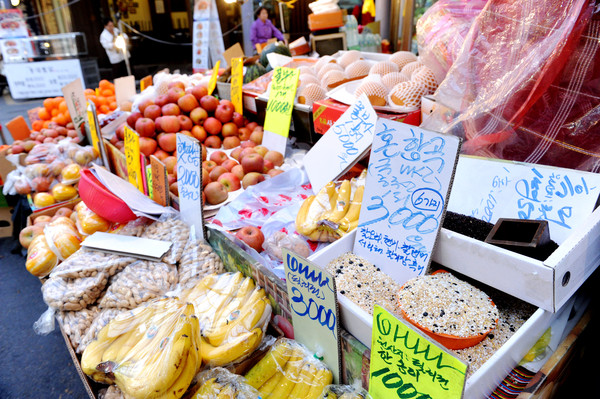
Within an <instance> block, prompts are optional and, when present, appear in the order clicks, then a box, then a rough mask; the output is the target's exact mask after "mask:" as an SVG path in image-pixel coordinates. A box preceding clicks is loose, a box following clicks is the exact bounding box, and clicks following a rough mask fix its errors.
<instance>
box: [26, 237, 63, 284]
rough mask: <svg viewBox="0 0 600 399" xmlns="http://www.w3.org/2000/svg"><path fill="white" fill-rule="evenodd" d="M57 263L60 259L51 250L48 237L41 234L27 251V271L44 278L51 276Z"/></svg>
mask: <svg viewBox="0 0 600 399" xmlns="http://www.w3.org/2000/svg"><path fill="white" fill-rule="evenodd" d="M57 263H58V258H57V257H56V255H55V254H54V252H52V251H51V250H50V247H49V246H48V243H47V242H46V236H45V235H44V234H40V235H38V236H37V237H35V238H34V239H33V241H32V242H31V244H30V245H29V248H28V250H27V260H26V261H25V267H26V268H27V271H28V272H29V273H31V274H33V275H34V276H37V277H44V276H47V275H48V274H50V272H51V271H52V269H53V268H54V266H56V264H57Z"/></svg>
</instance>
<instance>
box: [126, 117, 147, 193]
mask: <svg viewBox="0 0 600 399" xmlns="http://www.w3.org/2000/svg"><path fill="white" fill-rule="evenodd" d="M125 158H126V160H127V176H128V178H129V183H131V184H133V185H134V186H135V187H136V188H137V189H138V190H140V192H142V193H144V191H145V190H144V179H143V178H142V165H141V163H140V136H139V135H138V134H137V132H135V131H133V130H132V129H131V128H130V127H129V126H125Z"/></svg>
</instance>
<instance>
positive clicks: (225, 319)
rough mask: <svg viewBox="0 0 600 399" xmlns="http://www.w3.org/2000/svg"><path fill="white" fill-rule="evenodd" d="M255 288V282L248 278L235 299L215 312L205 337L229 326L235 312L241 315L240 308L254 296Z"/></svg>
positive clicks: (205, 331)
mask: <svg viewBox="0 0 600 399" xmlns="http://www.w3.org/2000/svg"><path fill="white" fill-rule="evenodd" d="M254 288H255V285H254V280H252V279H251V278H250V277H246V278H245V279H244V281H243V282H242V284H241V285H240V288H239V289H238V291H237V293H236V294H235V297H233V298H232V299H231V300H230V301H229V303H228V304H227V305H225V306H223V307H222V308H221V309H220V310H218V311H217V312H215V317H214V319H213V323H212V325H210V326H209V327H208V328H206V329H205V330H204V331H203V334H204V336H210V335H211V334H214V333H215V332H217V331H219V330H220V329H221V328H222V327H223V326H225V325H227V324H228V323H229V322H230V321H231V319H230V315H231V314H232V313H234V312H237V313H239V310H240V308H242V307H243V306H244V304H246V302H247V301H248V300H249V298H250V297H251V296H252V293H253V292H254ZM237 313H236V314H237ZM211 344H213V345H219V343H214V342H212V341H211Z"/></svg>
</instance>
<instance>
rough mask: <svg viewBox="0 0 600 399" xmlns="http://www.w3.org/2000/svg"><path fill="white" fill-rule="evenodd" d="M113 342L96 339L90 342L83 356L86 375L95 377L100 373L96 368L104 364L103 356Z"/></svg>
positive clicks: (82, 361)
mask: <svg viewBox="0 0 600 399" xmlns="http://www.w3.org/2000/svg"><path fill="white" fill-rule="evenodd" d="M104 328H106V326H105V327H104ZM104 328H103V329H104ZM100 331H102V330H100ZM112 341H113V340H111V339H104V340H102V341H100V340H98V339H96V340H94V341H92V342H90V344H89V345H88V346H87V347H86V348H85V350H84V351H83V354H82V355H81V369H82V370H83V372H84V373H86V374H87V375H89V376H93V375H94V374H96V373H97V372H98V370H97V369H96V367H97V366H98V365H99V364H100V363H102V354H103V353H104V351H105V350H106V349H108V347H109V346H110V344H112ZM96 381H98V380H96Z"/></svg>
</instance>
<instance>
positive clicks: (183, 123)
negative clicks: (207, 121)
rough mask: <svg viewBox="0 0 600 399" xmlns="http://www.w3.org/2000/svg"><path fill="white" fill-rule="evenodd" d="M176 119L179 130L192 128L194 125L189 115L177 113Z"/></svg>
mask: <svg viewBox="0 0 600 399" xmlns="http://www.w3.org/2000/svg"><path fill="white" fill-rule="evenodd" d="M177 119H179V126H180V129H181V130H190V131H191V130H192V128H193V127H194V123H193V122H192V120H191V119H190V117H189V116H186V115H179V116H177Z"/></svg>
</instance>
